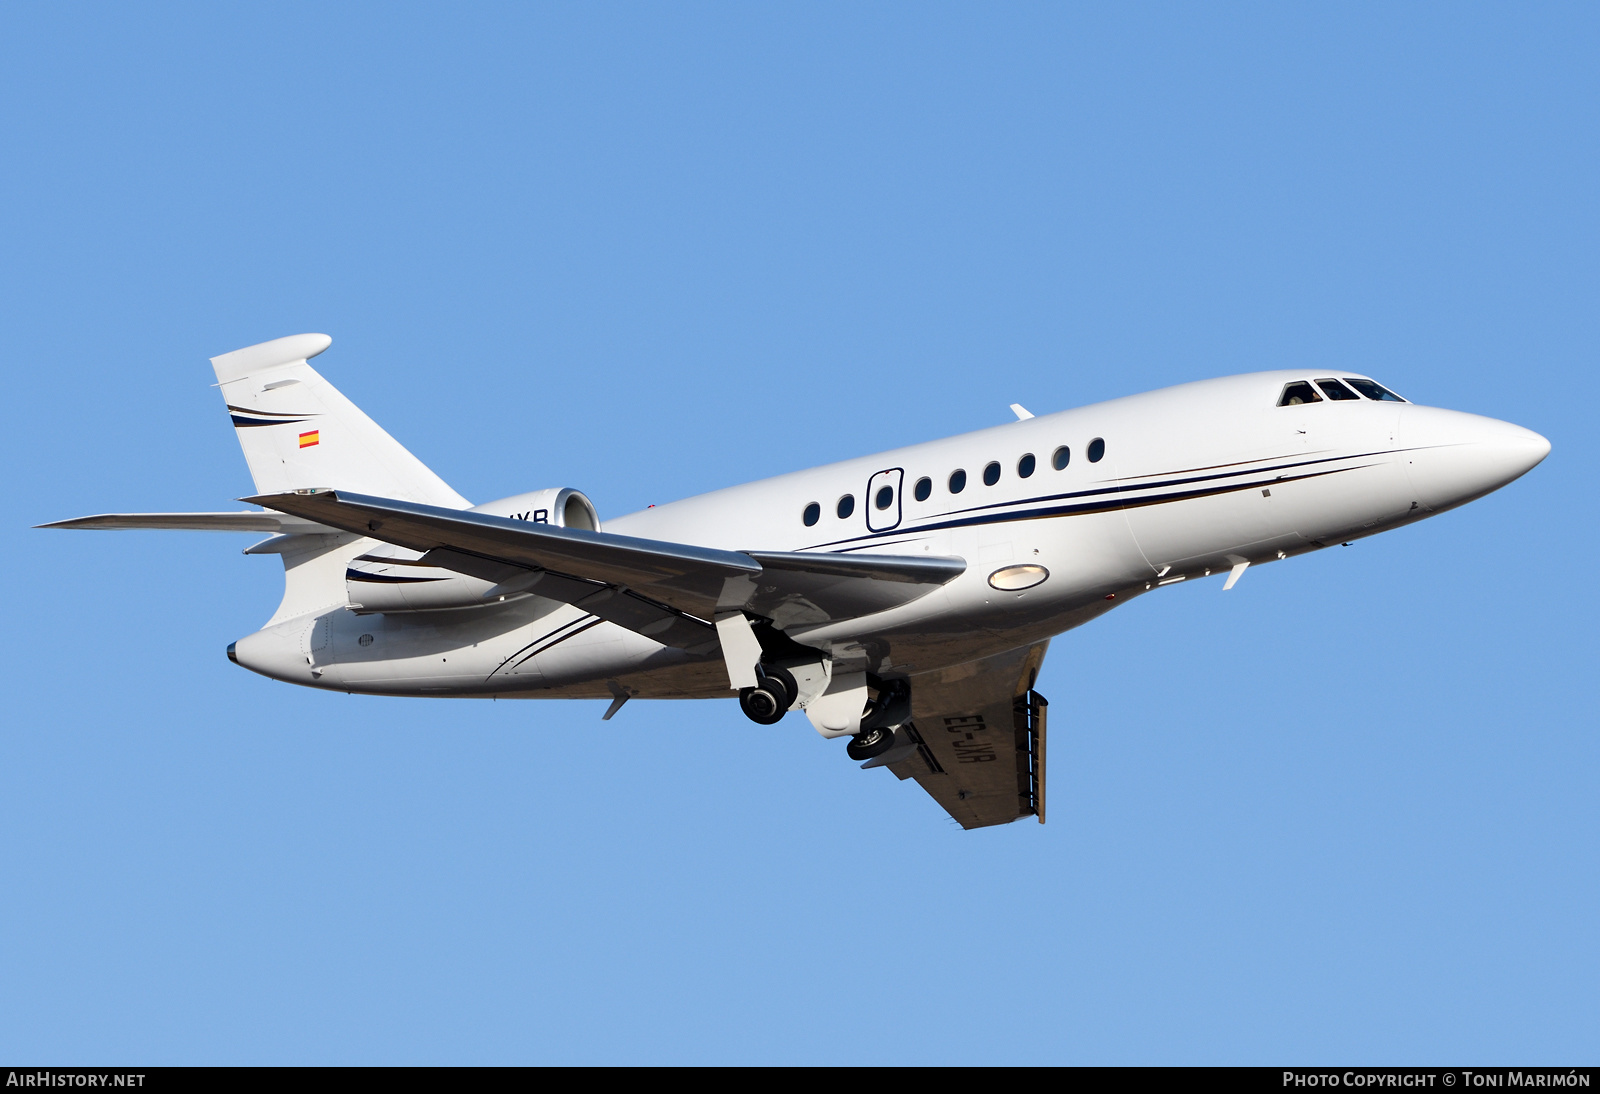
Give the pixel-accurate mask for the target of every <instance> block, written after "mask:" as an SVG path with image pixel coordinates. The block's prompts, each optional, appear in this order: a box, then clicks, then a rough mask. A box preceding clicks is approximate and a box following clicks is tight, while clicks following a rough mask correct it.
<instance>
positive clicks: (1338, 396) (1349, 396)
mask: <svg viewBox="0 0 1600 1094" xmlns="http://www.w3.org/2000/svg"><path fill="white" fill-rule="evenodd" d="M1317 386H1318V387H1320V388H1321V389H1322V394H1324V395H1326V396H1327V397H1328V398H1330V399H1332V400H1333V401H1334V402H1336V403H1347V402H1351V401H1355V402H1358V403H1359V402H1360V401H1361V396H1359V395H1357V394H1356V393H1355V392H1353V391H1351V390H1350V389H1349V388H1347V387H1345V386H1344V385H1343V384H1341V383H1340V382H1339V381H1338V380H1333V379H1328V380H1318V381H1317Z"/></svg>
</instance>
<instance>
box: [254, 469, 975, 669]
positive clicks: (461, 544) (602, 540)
mask: <svg viewBox="0 0 1600 1094" xmlns="http://www.w3.org/2000/svg"><path fill="white" fill-rule="evenodd" d="M244 500H246V501H249V502H252V503H254V504H257V505H264V506H267V507H268V508H271V509H277V510H279V511H281V512H284V513H290V514H293V515H295V516H298V517H301V518H303V519H305V520H308V521H316V522H319V523H322V524H326V525H330V526H332V527H334V528H340V529H343V530H345V531H348V532H353V533H355V534H358V535H363V536H370V537H372V538H373V539H378V540H382V541H384V542H385V543H393V544H395V545H397V546H400V547H406V548H410V549H411V550H414V551H421V552H423V556H422V558H421V560H420V561H422V562H424V563H426V564H428V565H432V566H440V567H443V568H444V569H447V570H453V571H455V572H456V573H463V574H469V575H471V576H473V577H477V578H482V579H483V580H486V581H493V582H496V583H498V584H500V585H503V586H505V587H506V589H507V590H508V595H509V593H510V592H512V591H515V592H530V593H533V594H534V595H536V596H543V597H548V598H550V599H552V600H560V601H563V602H565V603H568V604H573V605H576V606H578V607H580V608H583V609H584V610H585V611H588V612H590V613H591V614H593V615H597V616H599V617H600V618H602V619H606V620H609V621H611V622H613V623H616V624H618V625H619V626H624V627H627V628H628V629H630V630H634V631H637V632H639V633H640V634H644V635H647V636H649V637H651V638H654V639H655V640H656V641H658V642H661V643H663V644H665V645H671V646H679V647H681V648H685V649H697V648H699V647H702V646H704V647H706V648H714V647H715V643H716V641H717V638H716V632H715V630H714V629H713V628H712V626H711V623H710V620H712V619H714V618H715V617H716V616H717V615H718V614H719V613H723V612H729V611H750V612H752V613H754V614H756V615H760V616H764V617H766V618H769V619H772V620H773V621H774V623H776V624H777V625H778V626H779V627H780V628H787V627H790V626H794V625H809V624H819V623H826V622H831V621H834V620H839V619H852V618H856V617H858V616H862V615H869V614H871V613H873V612H879V611H883V610H886V609H888V608H892V607H898V606H899V605H901V604H905V603H907V602H909V601H912V600H915V599H917V598H918V597H921V596H924V595H926V594H927V593H929V592H932V591H933V590H934V589H937V588H939V587H940V586H941V585H944V584H945V583H946V582H948V581H951V580H952V579H954V578H955V577H957V576H959V575H960V574H961V573H963V572H964V571H965V570H966V563H965V562H963V561H962V560H961V559H952V558H927V557H923V558H904V557H898V556H890V555H836V554H804V553H791V552H763V551H751V552H741V551H722V550H717V549H715V548H710V547H697V546H693V545H690V544H684V543H668V542H664V541H661V540H649V539H640V538H636V537H633V536H619V535H615V534H613V533H610V532H590V531H585V530H582V529H577V528H562V527H557V526H555V525H550V524H537V523H532V522H528V521H519V520H512V519H509V518H506V517H495V516H489V515H488V514H485V513H473V512H463V511H461V510H455V509H441V508H439V507H437V506H431V505H419V504H417V503H414V502H405V501H397V500H394V499H392V498H376V497H368V496H365V495H361V494H351V493H346V492H343V491H336V490H328V491H316V492H307V493H303V494H302V493H293V494H272V495H261V496H257V497H252V498H246V499H244Z"/></svg>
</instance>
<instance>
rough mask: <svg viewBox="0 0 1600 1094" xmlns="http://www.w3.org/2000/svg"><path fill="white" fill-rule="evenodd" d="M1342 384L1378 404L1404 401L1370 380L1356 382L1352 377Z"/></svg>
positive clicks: (1345, 379)
mask: <svg viewBox="0 0 1600 1094" xmlns="http://www.w3.org/2000/svg"><path fill="white" fill-rule="evenodd" d="M1344 382H1345V383H1347V384H1349V385H1350V386H1351V387H1353V388H1355V389H1356V390H1357V391H1359V392H1361V394H1363V395H1365V396H1366V397H1367V398H1369V399H1371V400H1373V401H1374V402H1378V403H1403V402H1405V400H1404V399H1402V398H1400V396H1398V395H1396V394H1395V393H1394V392H1392V391H1390V390H1389V389H1388V388H1386V387H1384V386H1383V385H1382V384H1376V383H1373V382H1372V381H1371V380H1357V379H1356V378H1355V377H1353V376H1346V377H1345V378H1344Z"/></svg>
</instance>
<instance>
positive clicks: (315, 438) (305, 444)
mask: <svg viewBox="0 0 1600 1094" xmlns="http://www.w3.org/2000/svg"><path fill="white" fill-rule="evenodd" d="M320 437H321V430H317V429H313V430H312V431H311V432H310V433H302V434H300V447H301V448H310V447H311V446H312V445H315V444H317V443H318V442H319V439H320Z"/></svg>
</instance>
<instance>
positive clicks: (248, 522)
mask: <svg viewBox="0 0 1600 1094" xmlns="http://www.w3.org/2000/svg"><path fill="white" fill-rule="evenodd" d="M34 527H36V528H96V529H125V528H164V529H178V530H187V531H191V532H277V533H279V534H281V535H308V534H314V533H319V532H338V531H339V529H337V528H329V527H328V526H327V525H324V524H317V523H315V522H313V521H309V520H304V519H302V518H300V517H293V516H289V515H288V514H285V513H262V512H259V511H252V510H248V509H247V510H244V511H242V512H238V513H99V514H97V515H95V516H92V517H74V518H72V519H71V520H56V521H51V522H50V523H49V524H37V525H34Z"/></svg>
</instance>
